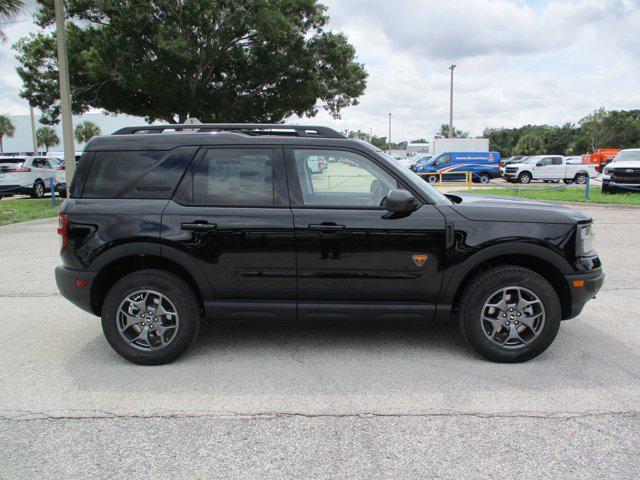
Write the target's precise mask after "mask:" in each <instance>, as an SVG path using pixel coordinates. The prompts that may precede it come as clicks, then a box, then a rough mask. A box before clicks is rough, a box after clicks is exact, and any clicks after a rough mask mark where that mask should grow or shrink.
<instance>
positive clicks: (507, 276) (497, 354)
mask: <svg viewBox="0 0 640 480" xmlns="http://www.w3.org/2000/svg"><path fill="white" fill-rule="evenodd" d="M509 286H517V287H522V288H525V289H528V290H530V291H531V292H533V293H535V295H537V296H538V298H539V299H540V301H541V302H542V305H543V306H544V311H545V317H544V325H543V326H542V327H541V329H540V331H539V333H538V335H537V336H536V337H534V338H533V339H532V340H531V341H530V342H529V343H527V344H525V345H522V346H520V347H518V348H515V349H509V348H505V347H500V346H498V345H497V344H495V343H494V342H492V341H491V340H489V338H488V337H487V335H485V332H484V331H483V324H482V322H481V320H480V318H481V314H482V313H483V312H482V310H483V307H484V306H485V302H486V301H488V299H489V298H490V296H491V295H492V293H494V292H496V291H497V290H499V289H501V288H505V287H509ZM560 320H561V310H560V301H559V299H558V295H557V294H556V292H555V290H554V289H553V287H552V286H551V284H550V283H549V282H547V281H546V280H545V279H544V278H543V277H542V276H540V275H538V274H537V273H535V272H534V271H532V270H529V269H528V268H524V267H519V266H504V267H495V268H492V269H490V270H488V271H486V272H484V273H482V274H479V275H477V276H476V277H475V278H474V279H473V280H471V282H470V283H469V285H468V286H467V287H466V288H465V290H464V292H463V294H462V297H461V300H460V304H459V308H458V322H459V327H460V332H461V333H462V336H463V337H464V338H465V340H466V341H467V342H469V344H470V345H471V346H472V347H474V348H475V349H476V351H477V352H478V353H480V354H481V355H482V356H484V357H485V358H487V359H489V360H492V361H494V362H500V363H517V362H525V361H527V360H530V359H532V358H534V357H536V356H538V355H540V354H541V353H542V352H544V351H545V350H546V349H547V348H548V347H549V345H551V343H552V342H553V340H554V339H555V337H556V335H557V333H558V329H559V328H560Z"/></svg>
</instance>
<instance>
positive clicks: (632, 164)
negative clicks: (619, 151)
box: [607, 160, 640, 169]
mask: <svg viewBox="0 0 640 480" xmlns="http://www.w3.org/2000/svg"><path fill="white" fill-rule="evenodd" d="M607 168H616V169H617V168H619V169H624V168H634V169H635V168H640V161H637V160H630V161H628V162H611V163H609V164H608V165H607Z"/></svg>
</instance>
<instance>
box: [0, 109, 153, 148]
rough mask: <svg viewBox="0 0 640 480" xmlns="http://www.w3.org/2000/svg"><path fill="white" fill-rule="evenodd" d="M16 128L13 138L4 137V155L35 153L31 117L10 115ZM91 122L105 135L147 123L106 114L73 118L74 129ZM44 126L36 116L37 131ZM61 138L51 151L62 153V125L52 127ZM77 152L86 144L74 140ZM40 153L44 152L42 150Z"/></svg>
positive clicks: (91, 114)
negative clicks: (83, 123)
mask: <svg viewBox="0 0 640 480" xmlns="http://www.w3.org/2000/svg"><path fill="white" fill-rule="evenodd" d="M8 117H9V118H10V119H11V121H12V122H13V125H14V126H15V127H16V132H15V134H14V135H13V137H8V136H6V135H5V136H4V137H3V139H2V146H3V150H4V153H5V154H7V153H17V154H22V155H24V154H28V153H32V152H33V140H32V136H31V117H30V116H29V115H8ZM85 120H89V121H91V122H93V123H95V124H96V125H98V126H99V127H100V130H102V134H103V135H108V134H110V133H113V132H114V131H116V130H118V129H119V128H122V127H132V126H136V125H146V124H147V122H145V121H144V119H142V118H139V117H132V116H129V115H115V116H114V115H105V114H104V113H87V114H85V115H77V116H74V117H73V128H75V127H76V125H78V123H80V122H83V121H85ZM42 126H43V125H42V124H40V115H36V130H37V129H38V128H40V127H42ZM51 126H52V127H53V128H54V129H55V130H56V133H57V134H58V138H60V145H54V146H53V147H51V148H50V149H49V150H50V151H52V152H53V151H58V152H59V151H62V149H63V147H62V124H58V125H51ZM74 145H75V149H76V152H81V151H82V149H83V147H84V144H82V143H78V142H76V141H75V138H74ZM40 151H43V150H42V148H41V149H40Z"/></svg>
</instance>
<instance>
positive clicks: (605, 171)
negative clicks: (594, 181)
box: [602, 167, 611, 175]
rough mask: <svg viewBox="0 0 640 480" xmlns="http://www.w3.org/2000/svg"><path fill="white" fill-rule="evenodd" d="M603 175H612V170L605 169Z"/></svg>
mask: <svg viewBox="0 0 640 480" xmlns="http://www.w3.org/2000/svg"><path fill="white" fill-rule="evenodd" d="M602 173H603V174H604V175H611V169H610V168H609V167H604V170H603V171H602Z"/></svg>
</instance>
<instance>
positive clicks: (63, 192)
mask: <svg viewBox="0 0 640 480" xmlns="http://www.w3.org/2000/svg"><path fill="white" fill-rule="evenodd" d="M58 193H59V194H60V198H67V195H68V192H67V187H64V188H61V189H60V191H59V192H58Z"/></svg>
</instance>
